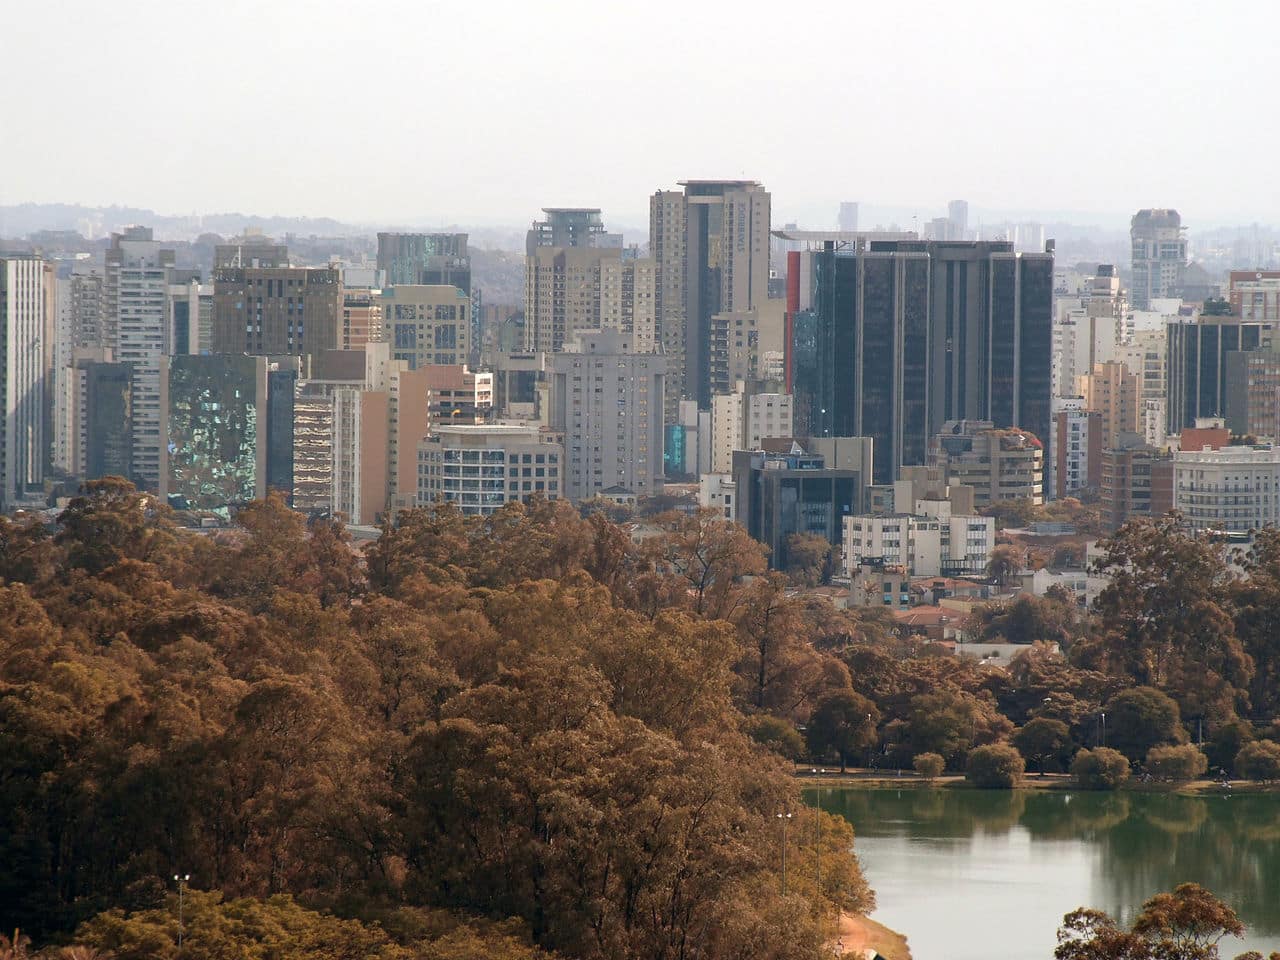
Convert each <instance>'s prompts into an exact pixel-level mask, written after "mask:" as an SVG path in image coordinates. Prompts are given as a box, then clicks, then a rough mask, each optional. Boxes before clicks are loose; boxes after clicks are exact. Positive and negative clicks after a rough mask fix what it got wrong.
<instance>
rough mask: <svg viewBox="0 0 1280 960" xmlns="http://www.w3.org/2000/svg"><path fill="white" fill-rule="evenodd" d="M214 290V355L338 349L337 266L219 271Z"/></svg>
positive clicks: (297, 353)
mask: <svg viewBox="0 0 1280 960" xmlns="http://www.w3.org/2000/svg"><path fill="white" fill-rule="evenodd" d="M213 290H214V292H213V352H214V353H247V354H250V355H253V356H289V355H293V356H303V355H306V354H311V355H313V356H314V355H316V354H319V353H321V352H323V351H325V350H336V349H337V348H338V344H339V341H340V338H341V329H342V306H343V300H342V279H341V271H339V270H338V269H337V268H335V267H312V268H308V267H219V268H218V269H217V270H215V271H214V275H213ZM121 359H128V358H127V357H122V358H121Z"/></svg>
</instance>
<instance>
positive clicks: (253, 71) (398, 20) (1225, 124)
mask: <svg viewBox="0 0 1280 960" xmlns="http://www.w3.org/2000/svg"><path fill="white" fill-rule="evenodd" d="M1174 6H1175V8H1176V9H1174V10H1171V9H1170V8H1169V7H1168V6H1162V7H1158V8H1157V7H1154V6H1152V5H1149V4H1131V5H1125V6H1123V7H1118V8H1111V7H1106V6H1103V5H1101V4H1087V5H1084V6H1083V7H1081V6H1077V7H1073V8H1072V15H1071V17H1070V19H1068V18H1067V16H1066V15H1065V14H1059V15H1057V16H1055V15H1053V14H1043V13H1039V12H1035V11H1030V12H1029V11H1028V10H1027V9H1026V8H1025V6H1024V5H1017V6H1015V5H1003V6H1002V7H1001V8H1000V9H999V10H991V9H990V8H984V14H985V15H984V16H983V17H982V18H981V19H979V18H977V17H975V16H974V14H973V13H972V12H971V11H969V10H965V9H953V8H951V7H943V6H940V5H939V6H932V5H931V6H928V7H927V8H925V9H924V10H923V11H922V13H923V14H924V15H923V16H918V17H913V18H912V20H911V22H910V32H909V33H908V32H907V30H906V26H905V24H904V23H903V22H902V20H901V18H900V17H898V16H897V15H896V14H894V13H892V12H889V11H879V10H872V9H859V10H857V11H854V10H853V9H852V8H849V9H846V10H837V11H831V12H830V14H829V15H828V17H827V19H826V20H825V21H824V23H823V29H821V30H818V29H814V28H815V26H816V24H814V23H813V22H811V21H808V20H805V19H803V18H782V17H778V16H776V15H774V16H770V12H769V11H763V12H761V13H760V15H759V16H757V17H751V16H740V15H738V14H739V13H741V12H742V11H741V9H740V8H738V7H734V8H732V9H733V12H734V16H729V15H727V14H728V12H729V10H730V8H728V7H725V6H723V5H708V6H700V7H698V8H695V9H691V10H690V9H685V8H677V7H674V6H668V5H663V4H659V5H658V6H657V7H656V8H653V9H652V10H648V11H647V15H646V16H645V17H643V18H640V17H631V16H627V15H625V14H622V13H615V12H611V11H608V10H606V11H599V10H596V9H595V8H594V7H591V6H588V5H571V6H569V7H566V8H563V13H562V15H561V16H560V17H558V18H557V19H556V23H557V24H558V25H559V27H558V28H557V29H556V30H554V31H552V30H548V29H547V24H546V21H545V18H541V17H538V15H537V14H536V13H534V12H532V10H531V9H522V8H519V7H516V6H508V5H497V6H493V5H491V6H488V7H486V8H485V11H484V14H483V15H482V14H479V13H476V12H475V11H474V10H468V9H464V8H462V7H461V6H453V7H444V6H431V7H409V6H399V5H390V6H388V7H387V8H385V9H384V8H380V10H379V14H380V16H379V17H378V18H376V19H375V18H371V17H370V18H362V17H359V16H355V15H354V14H353V13H352V11H350V10H348V9H347V8H345V7H341V6H338V5H335V4H328V3H319V4H314V5H308V7H307V8H306V10H307V13H308V16H306V17H302V16H299V15H298V14H299V13H300V12H301V11H302V9H303V8H302V7H300V6H298V5H297V4H294V3H283V4H278V5H275V6H272V7H269V8H258V7H252V6H249V5H247V4H239V3H230V4H227V5H225V6H223V7H220V8H219V10H218V15H217V16H216V17H212V18H207V19H201V18H197V17H195V16H192V15H190V14H189V13H184V12H183V11H182V10H181V9H178V10H177V11H176V12H175V11H174V10H173V9H172V8H170V7H166V6H162V5H158V4H152V3H135V4H132V5H130V8H129V10H130V12H131V14H132V16H130V17H128V18H127V19H125V18H122V17H121V16H120V13H119V9H118V8H101V9H99V8H98V7H97V6H96V5H89V4H83V3H75V2H63V3H51V4H49V5H48V8H49V9H50V10H51V11H52V13H53V14H54V15H55V18H56V22H57V23H58V24H59V27H58V29H56V30H50V29H48V28H47V23H46V22H45V21H42V20H36V19H31V20H28V21H15V22H14V23H13V24H10V25H9V29H8V30H7V31H6V32H7V37H6V42H5V43H4V47H5V51H4V52H5V56H4V57H2V58H0V80H3V82H5V83H6V85H7V86H8V87H9V88H11V89H24V88H31V87H33V86H34V87H35V88H37V89H39V90H40V92H41V96H39V97H31V98H15V99H14V100H13V101H12V102H11V104H10V109H11V111H12V116H11V119H12V122H13V128H14V129H23V130H24V131H29V133H28V136H29V137H30V138H31V140H32V142H33V143H38V144H40V145H41V149H39V150H29V151H15V152H10V153H8V154H6V156H5V159H4V161H2V163H3V167H4V171H3V173H4V175H3V177H0V183H3V184H4V186H3V188H0V204H15V203H22V202H27V201H31V202H55V201H62V202H83V203H87V204H107V203H122V204H129V205H137V206H143V207H151V208H154V209H156V210H159V211H183V210H190V209H193V208H196V209H202V210H205V211H209V212H212V211H214V210H254V211H258V212H259V214H266V213H269V212H274V211H279V212H284V213H288V214H290V215H299V216H301V215H306V216H332V217H337V218H341V219H346V220H356V221H359V222H385V223H407V224H408V223H427V222H434V223H471V222H476V223H481V222H486V221H489V222H493V221H494V220H495V219H499V218H500V219H501V221H502V222H504V223H505V222H513V221H516V222H518V220H519V219H521V218H522V217H525V216H528V217H530V218H531V217H532V216H533V215H535V214H536V211H537V210H538V209H540V208H541V207H542V206H543V205H545V204H547V203H548V202H552V203H557V204H566V205H590V206H599V207H601V208H602V209H604V210H605V211H606V214H607V215H608V216H609V217H610V219H611V220H612V221H613V222H615V223H618V224H619V225H624V226H630V225H632V224H634V225H635V226H639V225H641V224H642V223H643V222H644V219H643V211H644V199H645V198H646V197H647V196H649V195H650V194H651V193H652V192H653V190H654V189H657V188H659V187H662V186H664V185H666V184H669V183H672V182H675V181H676V180H677V179H680V178H685V177H690V176H693V177H715V178H720V177H743V178H751V179H757V180H760V181H762V182H764V183H767V184H769V186H770V189H771V191H772V192H773V193H774V194H775V195H776V196H778V197H779V198H780V199H779V202H778V204H777V209H776V211H775V213H776V217H775V219H776V220H777V222H778V223H782V222H786V221H787V220H789V219H793V218H794V219H797V220H799V221H801V222H812V223H814V224H815V225H816V226H822V225H823V223H822V222H821V221H819V220H818V219H817V217H816V215H815V213H816V211H828V210H829V212H827V213H825V215H824V219H830V220H832V221H834V218H835V215H836V205H837V204H838V202H839V201H840V200H842V199H861V200H867V199H870V198H875V197H888V198H895V202H896V203H901V204H902V205H903V206H904V207H905V208H908V209H919V210H920V211H921V213H922V214H923V213H924V212H926V211H932V210H937V209H940V208H943V207H945V204H946V202H947V201H948V200H951V199H955V198H956V197H964V198H966V199H968V200H969V201H970V203H971V204H972V205H973V208H974V210H975V212H978V211H981V210H983V209H989V210H1000V211H1009V212H1011V213H1014V214H1015V215H1016V212H1017V211H1037V210H1048V211H1053V210H1057V211H1080V212H1082V213H1087V212H1093V213H1094V214H1095V215H1096V213H1097V212H1098V211H1115V214H1116V218H1117V219H1119V218H1120V217H1121V216H1124V215H1126V214H1125V212H1126V211H1129V210H1131V209H1137V208H1140V207H1148V206H1151V207H1160V206H1175V207H1177V208H1178V209H1179V211H1180V212H1181V213H1182V214H1183V217H1184V218H1185V220H1186V221H1187V222H1188V223H1197V224H1208V223H1220V222H1244V223H1247V222H1252V221H1254V220H1261V221H1267V222H1276V221H1280V200H1278V199H1270V200H1268V199H1266V198H1265V197H1262V196H1259V197H1253V196H1251V194H1252V193H1253V192H1255V185H1256V184H1258V183H1261V182H1266V176H1267V174H1268V170H1267V168H1266V166H1265V164H1266V160H1265V158H1266V157H1267V156H1269V155H1270V154H1271V153H1272V152H1273V151H1274V149H1275V147H1276V146H1277V145H1280V143H1278V142H1277V141H1280V133H1278V132H1277V131H1275V130H1274V129H1271V128H1270V127H1269V126H1268V125H1266V124H1260V123H1258V122H1257V120H1256V114H1255V112H1254V111H1253V108H1252V107H1251V103H1252V102H1253V92H1254V88H1255V86H1256V82H1255V81H1256V77H1257V76H1258V75H1260V71H1261V68H1262V62H1261V60H1260V59H1258V58H1259V57H1260V54H1254V53H1253V52H1252V51H1251V50H1250V49H1249V48H1240V47H1239V45H1238V44H1237V43H1236V37H1237V28H1238V23H1237V21H1236V20H1235V19H1233V18H1230V17H1223V16H1219V15H1215V14H1213V13H1212V12H1211V11H1208V10H1207V9H1206V8H1199V7H1194V6H1192V5H1190V4H1175V5H1174ZM575 16H577V18H578V19H577V20H575V19H574V18H575ZM389 24H394V26H395V31H396V33H397V34H398V35H401V36H430V37H433V38H436V39H437V40H441V39H444V38H448V39H450V40H452V41H454V42H452V43H447V42H438V43H436V44H434V45H433V46H432V47H431V51H430V55H421V54H420V53H415V52H414V50H415V48H413V47H412V46H408V45H399V44H390V43H388V42H387V38H388V37H389V36H390V35H389V34H388V33H387V30H388V25H389ZM1268 24H1270V25H1271V26H1275V25H1280V12H1278V11H1276V10H1273V9H1270V8H1260V9H1256V10H1253V11H1252V12H1251V16H1250V30H1251V31H1252V32H1255V33H1261V34H1265V33H1266V32H1267V27H1268ZM246 31H248V32H249V34H250V35H252V36H255V37H263V38H271V39H273V40H274V41H275V42H276V44H277V46H276V48H275V50H274V52H273V55H272V56H264V57H245V56H238V55H236V54H235V53H234V51H236V50H237V49H242V48H243V38H244V36H245V35H246ZM1189 34H1192V35H1194V36H1195V37H1196V48H1195V53H1196V57H1197V58H1198V59H1202V60H1203V61H1204V62H1212V63H1214V74H1213V81H1212V83H1209V82H1206V81H1205V80H1204V77H1203V74H1202V73H1200V72H1199V71H1198V70H1196V69H1194V68H1193V67H1191V66H1189V65H1188V58H1187V56H1186V54H1187V53H1188V46H1187V41H1186V40H1185V37H1186V36H1188V35H1189ZM711 35H714V36H716V37H717V38H718V39H717V42H716V43H705V42H702V41H701V40H700V38H703V37H706V36H711ZM184 37H190V38H196V37H198V38H199V39H200V41H201V42H199V43H185V42H181V40H182V38H184ZM855 37H856V40H852V39H851V38H855ZM690 51H696V54H697V55H696V57H695V56H692V55H691V54H690ZM335 61H339V62H342V63H344V64H345V67H344V71H343V73H342V74H341V77H345V78H350V81H351V82H346V81H345V80H343V81H342V82H338V79H337V76H338V75H332V74H331V73H330V70H329V65H330V64H331V63H333V62H335ZM788 64H794V69H793V68H792V67H789V66H788ZM922 64H923V65H924V66H921V65H922ZM51 65H55V66H51ZM60 65H69V66H68V68H67V69H61V66H60ZM752 69H755V71H756V76H755V77H752V76H750V71H751V70H752ZM122 73H123V74H124V76H123V77H121V76H120V74H122ZM113 75H116V80H117V82H115V83H112V82H94V83H90V82H87V79H88V78H92V77H98V78H101V79H103V80H104V81H105V80H107V79H109V78H111V77H112V76H113ZM1157 75H1158V77H1159V82H1158V83H1153V82H1152V81H1153V77H1155V76H1157ZM571 76H589V77H591V78H592V83H590V84H584V85H582V86H581V87H580V89H578V90H577V91H576V92H575V93H574V99H573V100H572V101H570V102H566V103H564V105H563V107H556V108H555V109H552V108H551V106H550V105H551V104H556V103H561V102H562V101H561V100H559V99H556V98H562V97H563V96H564V92H563V91H564V89H565V87H564V83H565V81H566V79H568V78H569V77H571ZM948 76H955V77H956V78H957V82H954V83H952V82H950V81H949V80H947V79H946V78H947V77H948ZM380 77H381V78H385V81H384V82H381V83H374V82H373V81H374V80H375V79H376V78H380ZM939 77H941V78H943V80H942V81H941V82H940V80H939ZM960 77H963V80H962V82H959V79H958V78H960ZM611 78H613V79H612V82H610V80H611ZM442 81H443V86H444V87H445V88H446V89H447V90H448V95H447V96H437V95H433V96H432V97H431V98H430V101H429V102H430V110H429V111H428V112H427V113H425V114H424V113H423V110H422V107H421V101H420V98H419V96H418V94H417V93H415V91H420V90H423V89H432V90H435V89H437V88H439V87H440V86H441V85H442ZM122 82H123V83H126V84H127V85H128V86H131V87H133V88H134V89H135V90H136V88H137V87H138V86H139V85H140V84H141V85H142V86H143V87H144V88H145V92H146V97H145V98H144V99H145V101H146V102H147V103H148V104H149V105H150V109H151V110H152V111H153V112H154V115H155V116H156V117H157V118H163V122H158V123H154V124H142V125H138V124H127V125H126V124H121V123H119V116H120V110H121V107H120V103H119V99H118V98H119V96H120V92H119V91H120V84H121V83H122ZM690 91H696V92H697V97H696V102H697V103H698V104H699V106H700V108H699V109H697V110H695V109H692V108H688V109H686V108H684V107H682V104H684V103H686V102H690V103H692V102H694V101H692V100H689V99H688V98H689V92H690ZM861 91H869V93H865V94H864V93H862V92H861ZM538 104H546V105H547V106H545V107H537V106H536V105H538ZM61 105H74V106H75V109H76V117H77V122H76V123H75V124H66V123H61V122H59V121H58V120H57V118H58V117H59V116H60V110H59V107H60V106H61ZM1139 105H1140V109H1138V107H1139ZM531 106H532V107H533V108H531ZM246 108H247V109H248V110H249V114H250V115H251V116H252V117H254V118H257V119H255V120H254V123H255V124H256V123H257V122H258V120H259V119H262V116H263V112H264V111H265V112H266V114H267V116H268V117H271V118H274V119H271V120H270V121H264V122H266V123H267V126H266V127H257V126H254V127H253V129H254V130H256V131H258V133H257V134H256V135H255V136H253V137H242V136H238V135H234V131H235V129H236V128H237V127H238V126H239V125H240V123H241V119H240V118H243V116H244V111H245V109H246ZM575 115H577V116H581V117H582V118H583V122H580V123H579V122H574V120H573V117H574V116H575ZM419 117H420V118H422V119H420V120H415V119H414V118H419ZM1138 117H1141V118H1142V121H1143V122H1142V124H1140V125H1135V122H1134V121H1135V118H1138ZM588 118H589V121H590V122H587V120H588ZM338 119H341V120H342V121H343V123H342V125H340V126H335V121H336V120H338ZM1015 120H1016V127H1017V130H1018V135H1017V137H1016V140H1012V139H1006V140H1004V141H1002V140H1001V139H1000V137H999V136H998V135H997V134H995V133H993V131H1000V130H1008V129H1011V125H1012V124H1013V122H1014V121H1015ZM352 121H356V124H355V125H354V126H352V125H350V123H351V122H352ZM428 121H429V122H428ZM271 128H274V129H275V130H276V131H277V134H276V135H273V136H272V137H271V138H269V139H268V140H266V141H264V140H263V139H261V137H262V135H263V132H264V131H265V130H267V129H271ZM451 128H452V129H454V130H455V131H457V135H456V137H454V138H450V139H449V140H448V141H442V140H441V139H440V136H439V131H442V130H448V129H451ZM1242 128H1247V129H1249V131H1250V137H1251V143H1252V147H1253V149H1251V150H1249V151H1239V150H1237V149H1235V148H1234V147H1233V146H1232V143H1233V139H1234V138H1233V137H1231V136H1227V135H1226V132H1227V131H1231V130H1239V129H1242ZM246 129H247V128H246ZM356 130H362V132H361V133H360V134H359V135H358V136H357V135H355V131H356ZM1215 131H1217V132H1215ZM655 140H656V141H657V142H661V143H663V144H666V145H667V146H665V147H664V149H662V150H660V151H654V150H652V149H649V146H650V145H651V144H652V143H653V142H655ZM445 142H448V143H450V144H451V146H450V147H449V148H447V149H446V148H445V147H444V146H442V144H443V143H445ZM86 143H91V144H93V147H94V162H93V163H85V162H84V160H85V156H84V146H83V145H84V144H86ZM264 151H265V152H266V154H267V155H268V156H270V157H272V158H273V159H272V162H270V163H268V164H264V163H263V156H264ZM939 157H944V158H945V163H943V164H939V163H938V158H939ZM1260 203H1263V204H1266V206H1265V207H1263V206H1259V204H1260ZM904 226H905V225H904Z"/></svg>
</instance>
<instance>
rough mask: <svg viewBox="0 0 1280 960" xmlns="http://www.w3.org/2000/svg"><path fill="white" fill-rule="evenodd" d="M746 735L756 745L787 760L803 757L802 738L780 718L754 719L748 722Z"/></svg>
mask: <svg viewBox="0 0 1280 960" xmlns="http://www.w3.org/2000/svg"><path fill="white" fill-rule="evenodd" d="M747 733H748V734H749V735H750V736H751V739H752V740H754V741H755V742H756V743H758V744H760V745H761V746H764V747H768V748H769V749H770V750H772V751H773V752H774V753H778V754H781V755H782V756H784V757H786V758H787V759H788V760H799V759H800V758H801V757H802V756H804V748H805V743H804V737H802V736H800V733H799V731H798V730H796V728H795V727H793V726H792V725H791V724H790V723H788V722H787V721H786V720H783V719H782V718H781V717H771V716H768V715H767V714H766V715H765V716H761V717H756V718H754V719H752V720H750V721H749V722H748V724H747Z"/></svg>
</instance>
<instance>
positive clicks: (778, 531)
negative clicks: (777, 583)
mask: <svg viewBox="0 0 1280 960" xmlns="http://www.w3.org/2000/svg"><path fill="white" fill-rule="evenodd" d="M869 479H870V477H869V475H868V473H867V471H866V470H865V469H859V468H858V467H830V466H828V465H827V461H826V458H825V457H824V456H823V455H822V454H819V453H808V452H806V451H805V450H804V449H803V448H801V447H800V446H799V445H798V444H793V445H792V447H791V450H790V451H789V452H786V453H766V452H764V451H762V450H756V451H749V450H739V451H737V452H735V453H734V455H733V480H732V482H733V486H734V496H735V498H736V500H737V506H736V508H735V509H736V511H737V520H738V522H739V523H741V524H742V525H743V526H744V527H746V528H747V532H748V533H749V534H750V535H751V536H752V537H753V538H755V539H756V540H758V541H759V542H760V543H763V544H764V545H765V546H766V547H768V548H769V565H770V566H771V567H772V568H773V569H785V568H786V567H787V565H788V563H789V558H788V555H787V538H788V537H790V536H791V535H793V534H813V535H816V536H820V537H824V538H826V540H827V541H828V542H829V543H831V544H832V545H833V546H839V545H840V543H841V540H842V539H843V530H844V520H845V517H850V516H854V515H856V514H859V513H861V512H863V505H864V504H865V503H866V487H867V483H868V481H869Z"/></svg>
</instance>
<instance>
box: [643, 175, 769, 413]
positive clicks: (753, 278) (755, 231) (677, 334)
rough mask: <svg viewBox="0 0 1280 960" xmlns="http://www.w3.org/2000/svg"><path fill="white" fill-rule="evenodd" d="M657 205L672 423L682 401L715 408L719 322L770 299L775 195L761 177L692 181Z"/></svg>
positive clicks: (658, 198)
mask: <svg viewBox="0 0 1280 960" xmlns="http://www.w3.org/2000/svg"><path fill="white" fill-rule="evenodd" d="M680 186H682V187H683V188H684V190H683V192H681V191H675V190H660V191H658V192H657V193H655V194H654V195H653V196H652V198H651V199H650V202H649V251H650V254H651V256H653V258H654V261H655V264H656V267H657V278H656V279H657V298H656V303H657V318H658V339H659V340H660V341H661V343H662V346H663V349H664V352H665V353H666V355H667V362H668V370H669V373H668V377H669V385H668V394H669V399H668V403H667V406H668V420H673V419H674V418H673V417H672V416H671V413H672V410H673V409H674V408H673V404H674V403H675V402H677V401H678V400H679V399H691V400H696V401H697V403H698V407H699V409H709V408H710V405H711V393H712V386H711V379H712V378H711V337H712V317H714V316H715V315H716V314H721V313H742V312H745V311H748V310H753V309H760V308H762V307H764V306H765V303H766V301H767V300H768V297H769V217H770V195H769V192H768V191H767V190H765V189H764V187H763V186H762V185H761V184H760V183H759V182H758V181H755V180H685V181H681V183H680Z"/></svg>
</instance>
